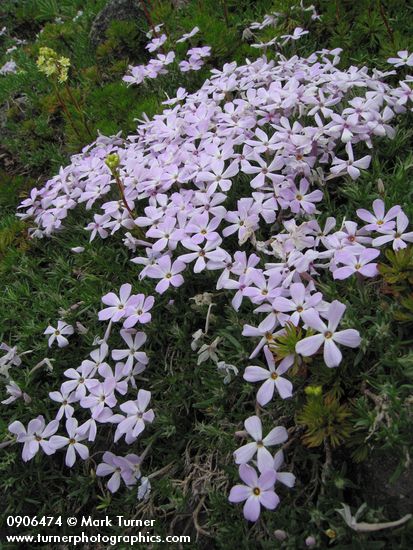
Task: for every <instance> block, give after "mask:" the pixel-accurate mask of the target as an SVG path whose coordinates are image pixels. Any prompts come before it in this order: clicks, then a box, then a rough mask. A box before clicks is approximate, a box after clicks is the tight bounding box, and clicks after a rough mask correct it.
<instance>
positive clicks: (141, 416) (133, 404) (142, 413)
mask: <svg viewBox="0 0 413 550" xmlns="http://www.w3.org/2000/svg"><path fill="white" fill-rule="evenodd" d="M150 400H151V392H150V391H147V390H143V389H140V390H139V391H138V397H137V399H136V400H135V401H126V403H121V405H120V408H121V410H122V411H123V412H124V413H126V415H127V416H126V418H124V420H122V421H121V422H119V424H118V426H117V428H116V432H115V437H114V441H115V442H116V441H118V439H119V438H120V437H122V435H126V442H128V441H131V440H134V439H136V438H137V437H138V436H139V435H140V434H141V433H142V432H143V430H144V429H145V423H150V424H151V423H152V422H153V420H154V418H155V414H154V412H153V410H152V409H149V410H148V411H147V410H146V409H147V408H148V405H149V402H150Z"/></svg>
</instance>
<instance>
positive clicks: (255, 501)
mask: <svg viewBox="0 0 413 550" xmlns="http://www.w3.org/2000/svg"><path fill="white" fill-rule="evenodd" d="M239 476H240V478H241V480H242V481H243V482H244V483H245V485H235V486H234V487H232V489H231V492H230V494H229V497H228V500H229V501H230V502H233V503H238V502H244V501H245V504H244V508H243V513H244V517H245V519H247V520H249V521H257V519H258V518H259V516H260V513H261V505H262V506H264V508H268V509H269V510H274V509H275V508H276V507H277V506H278V504H279V502H280V499H279V497H278V495H277V494H276V493H275V492H274V483H275V479H276V473H275V471H274V470H267V471H265V472H264V473H262V474H261V475H260V477H258V475H257V472H256V471H255V470H254V468H253V467H252V466H248V464H241V466H240V467H239Z"/></svg>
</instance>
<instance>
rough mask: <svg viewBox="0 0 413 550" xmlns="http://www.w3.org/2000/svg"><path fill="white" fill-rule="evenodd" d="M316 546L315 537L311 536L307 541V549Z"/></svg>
mask: <svg viewBox="0 0 413 550" xmlns="http://www.w3.org/2000/svg"><path fill="white" fill-rule="evenodd" d="M316 544H317V541H316V540H315V537H313V535H310V536H309V537H307V538H306V539H305V545H306V546H307V548H313V546H315V545H316Z"/></svg>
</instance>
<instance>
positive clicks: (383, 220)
mask: <svg viewBox="0 0 413 550" xmlns="http://www.w3.org/2000/svg"><path fill="white" fill-rule="evenodd" d="M400 210H401V208H400V206H399V205H398V204H397V205H395V206H392V208H390V210H389V211H388V212H387V214H385V210H384V202H383V201H382V200H381V199H376V200H375V201H373V214H372V213H371V212H369V211H368V210H365V209H364V208H359V209H358V210H357V212H356V213H357V216H358V217H359V218H360V219H361V220H363V221H365V222H367V225H365V226H364V229H365V230H366V231H380V232H382V231H388V230H392V229H393V228H394V227H395V225H396V222H394V221H393V220H394V218H396V216H397V214H398V213H399V212H400Z"/></svg>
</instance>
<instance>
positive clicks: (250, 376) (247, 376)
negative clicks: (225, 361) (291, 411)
mask: <svg viewBox="0 0 413 550" xmlns="http://www.w3.org/2000/svg"><path fill="white" fill-rule="evenodd" d="M264 354H265V358H266V361H267V365H268V370H267V369H264V368H262V367H257V366H254V365H251V366H249V367H247V368H246V369H245V372H244V380H247V382H261V381H262V380H265V382H264V383H263V384H262V386H261V387H260V389H259V390H258V393H257V401H258V403H259V404H260V405H261V406H262V407H263V406H264V405H266V404H267V403H269V401H271V399H272V397H273V395H274V390H277V392H278V393H279V395H280V397H281V398H282V399H287V398H288V397H291V396H292V390H293V385H292V384H291V382H290V381H289V380H287V379H286V378H283V377H282V375H283V374H284V373H285V372H286V371H287V370H288V369H289V367H290V366H291V365H289V364H288V363H284V364H283V365H282V366H281V365H279V366H278V368H275V361H274V356H273V354H272V353H271V351H270V349H269V347H268V346H265V347H264Z"/></svg>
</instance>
